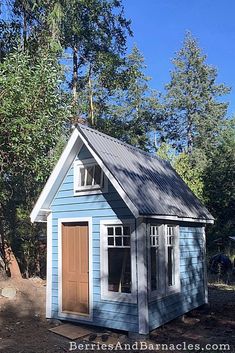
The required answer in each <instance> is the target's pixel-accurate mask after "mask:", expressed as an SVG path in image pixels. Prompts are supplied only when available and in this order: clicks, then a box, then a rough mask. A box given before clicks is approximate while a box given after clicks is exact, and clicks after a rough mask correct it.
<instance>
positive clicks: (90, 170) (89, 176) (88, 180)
mask: <svg viewBox="0 0 235 353" xmlns="http://www.w3.org/2000/svg"><path fill="white" fill-rule="evenodd" d="M93 171H94V166H92V167H87V178H86V185H92V180H93Z"/></svg>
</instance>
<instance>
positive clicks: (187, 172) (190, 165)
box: [157, 142, 207, 202]
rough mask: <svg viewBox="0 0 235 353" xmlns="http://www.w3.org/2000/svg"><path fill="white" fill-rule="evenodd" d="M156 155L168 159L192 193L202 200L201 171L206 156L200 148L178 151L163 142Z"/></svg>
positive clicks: (205, 163)
mask: <svg viewBox="0 0 235 353" xmlns="http://www.w3.org/2000/svg"><path fill="white" fill-rule="evenodd" d="M157 155H158V156H159V157H161V158H162V159H164V160H168V161H169V162H170V163H171V164H172V166H173V168H174V169H175V170H176V171H177V173H178V174H179V175H180V176H181V178H182V179H183V180H184V182H185V183H186V184H187V185H188V186H189V188H190V189H191V190H192V192H193V193H194V195H196V196H197V197H198V198H199V199H200V200H201V201H202V202H204V180H203V173H204V169H205V167H206V165H207V158H206V156H205V155H204V154H203V152H202V151H201V150H197V149H195V150H194V151H193V153H192V154H190V155H189V154H187V153H185V152H181V153H178V152H177V150H176V149H173V148H172V147H171V146H170V144H167V143H165V142H163V143H162V144H161V146H160V147H159V148H158V150H157Z"/></svg>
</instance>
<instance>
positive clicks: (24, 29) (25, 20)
mask: <svg viewBox="0 0 235 353" xmlns="http://www.w3.org/2000/svg"><path fill="white" fill-rule="evenodd" d="M26 43H27V16H26V11H25V9H24V8H23V40H22V47H23V51H25V49H26Z"/></svg>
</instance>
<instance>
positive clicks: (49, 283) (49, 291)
mask: <svg viewBox="0 0 235 353" xmlns="http://www.w3.org/2000/svg"><path fill="white" fill-rule="evenodd" d="M46 318H47V319H51V318H52V213H50V214H49V215H48V216H47V278H46Z"/></svg>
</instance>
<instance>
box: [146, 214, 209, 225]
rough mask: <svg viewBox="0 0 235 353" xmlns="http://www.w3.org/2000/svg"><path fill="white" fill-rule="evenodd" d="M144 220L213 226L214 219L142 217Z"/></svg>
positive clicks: (162, 216) (163, 216)
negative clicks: (151, 219)
mask: <svg viewBox="0 0 235 353" xmlns="http://www.w3.org/2000/svg"><path fill="white" fill-rule="evenodd" d="M143 217H144V218H153V219H159V220H168V221H179V222H189V223H203V224H214V219H205V218H190V217H178V216H171V215H168V216H166V215H143Z"/></svg>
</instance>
